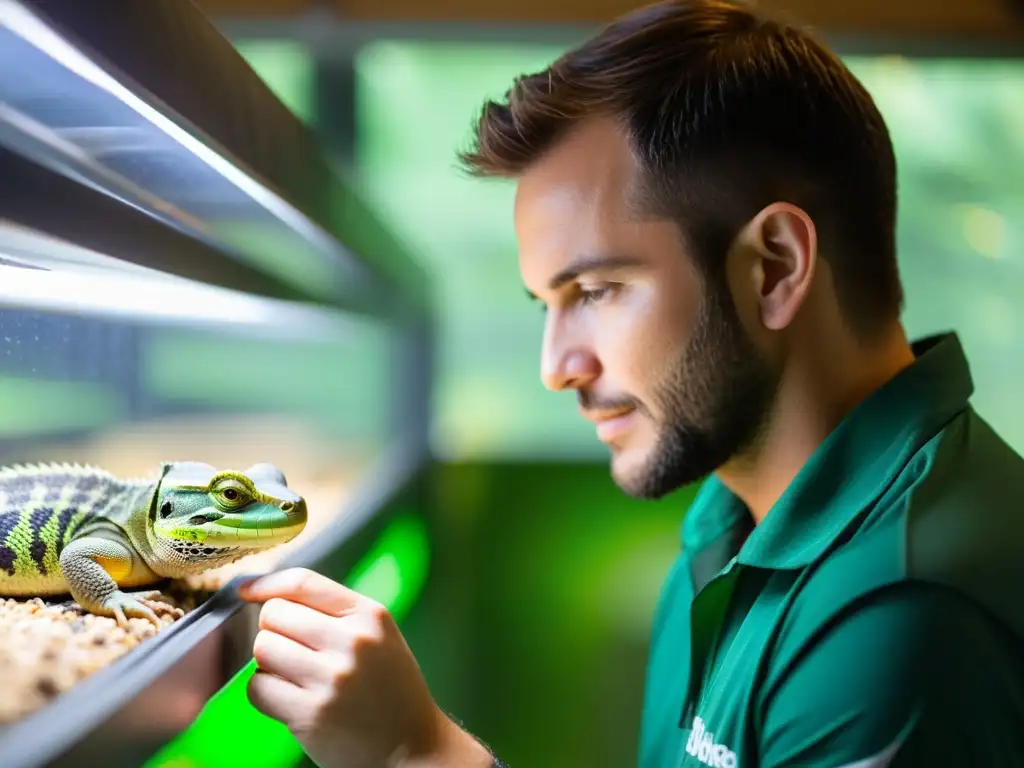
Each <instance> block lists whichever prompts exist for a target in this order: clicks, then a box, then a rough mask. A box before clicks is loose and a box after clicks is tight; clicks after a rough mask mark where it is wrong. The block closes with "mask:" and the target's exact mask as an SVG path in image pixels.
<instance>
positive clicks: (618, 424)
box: [583, 408, 636, 442]
mask: <svg viewBox="0 0 1024 768" xmlns="http://www.w3.org/2000/svg"><path fill="white" fill-rule="evenodd" d="M583 417H584V418H585V419H587V420H588V421H591V422H593V423H594V424H595V425H596V426H597V437H598V439H599V440H601V441H602V442H609V441H611V440H614V439H615V438H616V437H618V436H620V435H622V434H623V433H624V432H625V431H626V430H627V429H629V428H630V427H631V426H632V424H633V421H634V420H635V419H636V409H635V408H619V409H617V410H614V411H588V412H584V414H583Z"/></svg>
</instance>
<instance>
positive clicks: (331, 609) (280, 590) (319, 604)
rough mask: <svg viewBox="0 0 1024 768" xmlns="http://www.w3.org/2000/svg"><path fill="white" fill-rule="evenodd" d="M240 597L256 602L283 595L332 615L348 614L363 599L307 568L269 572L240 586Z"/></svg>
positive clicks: (263, 601) (283, 597)
mask: <svg viewBox="0 0 1024 768" xmlns="http://www.w3.org/2000/svg"><path fill="white" fill-rule="evenodd" d="M238 596H239V597H241V598H242V599H243V600H247V601H250V602H254V603H265V602H267V601H268V600H270V599H271V598H274V597H280V598H282V599H284V600H291V601H292V602H294V603H302V604H303V605H306V606H309V607H310V608H312V609H313V610H315V611H321V612H322V613H326V614H330V615H332V616H340V615H343V614H345V613H348V612H349V611H351V610H352V609H353V608H355V607H356V606H357V605H358V604H359V602H360V601H361V600H362V596H361V595H359V594H358V593H357V592H353V591H352V590H351V589H349V588H348V587H345V586H343V585H341V584H339V583H338V582H336V581H332V580H331V579H328V578H327V577H326V576H322V575H320V574H319V573H316V572H315V571H311V570H309V569H307V568H288V569H286V570H284V571H277V572H275V573H268V574H267V575H266V576H261V577H259V578H258V579H255V580H253V581H250V582H247V583H245V584H243V585H241V586H240V587H239V588H238Z"/></svg>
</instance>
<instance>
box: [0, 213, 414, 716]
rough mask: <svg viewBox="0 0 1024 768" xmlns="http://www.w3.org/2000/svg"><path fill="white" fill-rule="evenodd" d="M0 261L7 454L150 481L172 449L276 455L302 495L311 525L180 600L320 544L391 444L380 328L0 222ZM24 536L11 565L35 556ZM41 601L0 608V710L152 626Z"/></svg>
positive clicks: (0, 397) (226, 459)
mask: <svg viewBox="0 0 1024 768" xmlns="http://www.w3.org/2000/svg"><path fill="white" fill-rule="evenodd" d="M0 259H3V262H4V263H0V465H4V466H11V465H15V464H25V463H28V464H31V463H35V462H68V463H77V464H83V465H92V466H95V467H97V468H99V469H102V470H104V471H107V472H110V473H113V474H114V475H115V476H116V477H118V478H124V479H131V478H137V477H141V478H154V479H155V477H156V473H157V471H158V469H159V467H160V464H161V462H164V461H199V462H206V463H208V464H211V465H213V466H214V467H216V468H217V469H235V470H244V469H246V468H247V467H250V466H252V465H254V464H258V463H262V462H269V463H272V464H274V465H276V466H278V467H279V468H281V470H282V471H283V472H284V474H285V477H286V478H287V482H288V485H289V487H290V488H291V489H292V490H294V491H295V492H297V493H299V494H301V495H302V496H304V497H305V498H306V500H307V506H308V516H309V519H308V523H307V525H306V528H305V530H304V531H303V532H302V533H301V534H300V535H299V536H298V537H297V538H295V539H293V540H292V541H291V542H290V543H288V544H283V545H281V546H279V547H277V548H275V549H272V550H269V551H267V552H265V553H261V554H256V555H252V556H250V557H248V558H246V559H243V560H240V561H237V562H236V563H234V564H231V565H226V566H222V567H220V568H216V569H214V570H211V571H207V572H206V573H205V574H202V575H201V576H197V577H194V578H188V579H185V580H184V581H183V582H182V583H181V584H178V585H174V584H172V585H171V586H170V587H168V588H167V589H165V593H166V594H168V595H170V596H171V597H172V598H174V599H175V600H176V601H177V603H176V604H177V605H180V606H181V607H183V608H184V609H186V610H187V609H188V608H189V607H191V606H192V605H195V604H196V601H197V600H201V599H202V598H203V597H204V596H205V592H204V591H203V590H215V589H217V588H219V587H220V586H222V585H223V584H224V583H225V582H226V580H227V579H228V578H230V577H231V576H232V575H234V574H236V573H238V572H239V571H242V570H244V571H246V572H256V571H263V570H267V569H268V568H269V567H271V566H272V565H273V563H275V562H277V561H278V560H279V559H280V558H281V557H283V556H285V555H288V554H290V553H292V552H294V551H295V549H297V548H299V547H302V546H303V545H304V544H306V543H308V542H311V541H313V540H314V539H315V538H316V537H317V536H318V535H319V534H320V532H321V531H322V530H323V529H324V528H325V526H326V525H327V524H328V523H330V522H332V521H333V520H334V519H336V517H337V515H338V514H339V513H340V512H341V510H342V509H343V507H344V505H345V504H346V502H347V500H348V499H349V497H350V493H351V492H352V491H353V488H354V486H355V485H356V484H357V483H358V481H359V480H360V478H361V477H363V475H364V473H366V472H367V471H368V470H369V468H370V465H371V464H372V463H373V462H374V461H375V460H376V459H378V458H380V457H381V456H382V455H383V454H384V452H385V450H386V448H387V447H388V441H389V438H390V436H391V435H390V431H389V430H391V429H392V427H393V425H392V423H391V421H392V411H393V403H392V402H391V400H390V397H389V393H390V392H391V391H392V389H391V383H392V375H391V374H392V371H391V363H392V360H393V358H394V356H395V348H396V347H395V338H394V337H393V335H392V333H393V332H392V331H391V330H390V329H389V328H387V327H385V326H383V325H379V324H376V323H375V322H374V321H372V320H369V319H364V318H351V317H348V316H343V315H340V314H336V313H334V312H332V311H330V310H328V309H324V308H315V307H309V306H305V305H298V304H291V303H288V302H283V301H271V300H262V299H256V298H253V297H251V296H249V295H245V294H241V293H237V292H232V291H228V290H223V289H220V288H211V287H209V286H203V285H199V284H195V283H192V282H189V281H187V280H184V279H180V278H172V277H168V276H165V275H161V274H159V273H155V272H152V271H148V270H145V269H140V268H131V269H129V268H128V267H127V266H126V265H122V264H120V263H119V262H116V261H113V260H110V259H104V258H102V257H101V256H99V255H97V254H90V253H88V252H84V251H81V250H79V249H75V248H73V247H70V246H67V245H66V244H60V243H55V242H53V241H51V240H49V239H48V238H46V237H44V236H42V235H40V234H38V233H34V232H31V231H26V230H12V229H9V228H4V227H0ZM79 485H82V483H79ZM0 490H3V488H2V486H0ZM6 490H7V491H8V492H7V494H6V495H4V493H0V503H2V504H3V505H4V506H5V507H7V508H9V507H11V505H12V504H13V503H14V502H13V501H12V497H11V496H10V492H9V488H8V489H6ZM71 493H72V492H71V491H68V492H65V494H64V496H63V497H62V498H57V495H56V494H54V498H57V500H56V501H52V500H50V501H49V502H48V500H47V498H46V497H47V489H46V488H38V489H35V490H33V491H32V492H31V493H30V498H29V499H28V501H29V506H31V507H32V508H33V509H34V508H36V507H46V506H47V504H48V503H49V504H50V505H51V506H52V505H61V504H63V505H64V506H68V505H70V504H71V501H69V499H70V498H71V496H70V495H69V494H71ZM32 494H35V495H32ZM86 495H87V494H86ZM82 503H83V504H88V503H89V501H86V500H84V498H83V500H82ZM33 505H35V506H33ZM22 508H26V507H22ZM62 508H63V507H62ZM9 519H13V518H9ZM0 521H2V518H0ZM26 531H28V533H27V534H26V535H27V536H28V537H29V539H25V538H24V536H23V537H22V544H24V545H25V546H24V547H17V551H16V552H15V553H14V554H15V559H16V560H17V561H18V563H19V564H20V563H22V562H23V561H24V562H28V560H29V559H31V558H33V557H34V556H33V555H32V554H31V552H30V551H29V550H28V549H25V547H27V546H28V545H29V540H30V539H31V537H32V534H31V530H30V529H29V528H26ZM23 533H24V531H23ZM16 538H17V537H16ZM12 542H13V540H12V539H10V538H7V539H6V544H8V545H11V544H12ZM0 543H3V542H0ZM2 550H3V548H2V547H0V556H2V555H3V554H4V552H3V551H2ZM23 550H24V551H23ZM47 551H48V550H47ZM43 554H44V555H45V553H43ZM0 559H2V557H0ZM0 566H4V562H0ZM3 580H4V574H3V573H0V585H2V584H3ZM185 587H188V588H189V589H185ZM190 590H198V592H197V591H190ZM67 599H68V598H67V596H66V595H55V596H53V597H48V598H47V602H49V603H54V602H56V603H60V602H63V601H66V600H67ZM34 610H35V609H33V608H32V603H31V601H29V602H27V603H26V602H25V601H19V602H17V603H10V604H9V605H8V606H7V607H6V609H5V610H4V611H0V676H3V678H4V679H5V680H9V681H11V680H23V682H24V684H25V686H26V689H25V690H26V693H25V694H24V695H15V694H13V693H12V695H11V696H8V697H5V698H4V701H5V702H6V703H5V704H3V705H0V722H2V721H4V720H9V719H14V718H17V717H19V716H21V715H23V714H25V713H26V711H30V710H31V709H33V708H35V707H36V706H39V705H41V704H43V703H45V701H46V700H47V698H48V696H52V695H54V694H55V693H57V692H59V690H63V689H66V687H68V686H70V685H72V684H74V683H75V682H77V681H78V680H80V679H82V678H83V677H84V676H85V675H86V674H88V673H90V672H92V671H94V670H95V669H96V668H97V667H98V666H102V665H103V664H105V663H108V662H110V661H112V660H113V659H114V658H116V657H117V656H119V655H120V654H121V653H123V652H125V651H127V650H129V649H130V648H131V647H134V645H135V644H137V642H138V640H139V639H143V638H145V637H148V636H150V635H151V633H152V631H153V628H152V626H151V625H149V624H147V622H146V621H144V620H142V619H132V620H131V621H130V624H131V629H130V630H129V632H128V633H127V634H124V633H119V632H118V630H117V629H116V628H115V626H114V624H113V619H107V618H103V619H102V620H100V621H99V623H94V622H95V619H89V620H88V621H89V623H88V624H86V623H84V622H83V621H75V619H77V618H78V615H77V613H75V614H74V615H72V616H71V617H70V618H65V616H66V615H67V610H65V609H63V608H60V607H54V608H50V609H47V610H46V611H43V612H39V613H35V614H34V616H33V619H34V620H29V617H28V614H29V613H31V612H33V611H34ZM68 610H70V609H68ZM161 615H166V616H170V617H171V618H179V617H178V616H171V615H170V614H169V613H163V614H161ZM15 626H17V627H18V628H19V629H18V631H15V630H14V627H15ZM55 627H56V628H55ZM99 635H102V636H103V637H104V639H103V641H102V643H101V644H99V645H90V643H92V642H93V638H94V637H95V636H99ZM30 638H31V639H30ZM26 640H29V642H28V643H27V644H26ZM46 656H49V657H51V658H50V660H49V661H47V662H46V663H40V662H39V660H40V659H42V658H44V657H46ZM16 668H17V669H30V670H33V675H43V676H46V677H47V681H49V682H39V680H37V679H36V678H35V677H33V675H28V674H20V673H18V674H16ZM39 679H41V678H39ZM40 692H42V693H40Z"/></svg>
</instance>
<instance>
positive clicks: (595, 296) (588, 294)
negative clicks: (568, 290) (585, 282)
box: [580, 284, 614, 304]
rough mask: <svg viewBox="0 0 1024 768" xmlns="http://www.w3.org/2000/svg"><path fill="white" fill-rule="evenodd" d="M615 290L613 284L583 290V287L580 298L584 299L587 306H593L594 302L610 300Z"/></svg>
mask: <svg viewBox="0 0 1024 768" xmlns="http://www.w3.org/2000/svg"><path fill="white" fill-rule="evenodd" d="M613 288H614V286H612V285H611V284H605V285H600V286H595V287H593V288H583V287H582V286H581V287H580V296H581V297H582V298H583V302H584V303H585V304H593V303H594V302H598V301H601V300H602V299H606V298H608V297H609V296H610V295H611V293H612V290H613Z"/></svg>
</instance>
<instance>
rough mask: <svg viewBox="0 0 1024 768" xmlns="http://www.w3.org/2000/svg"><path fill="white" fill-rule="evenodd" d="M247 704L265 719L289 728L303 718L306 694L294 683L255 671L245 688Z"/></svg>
mask: <svg viewBox="0 0 1024 768" xmlns="http://www.w3.org/2000/svg"><path fill="white" fill-rule="evenodd" d="M246 693H247V694H248V696H249V703H251V704H252V705H253V707H255V708H256V709H257V710H258V711H259V712H262V713H263V714H264V715H266V716H267V717H271V718H273V719H274V720H277V721H279V722H282V723H284V724H285V725H287V726H288V727H289V728H291V727H293V725H294V724H295V723H296V722H301V721H302V718H303V717H304V716H305V709H304V708H305V706H306V701H305V698H306V696H307V694H306V693H305V692H304V691H303V690H302V689H301V688H299V687H298V686H297V685H295V683H291V682H289V681H287V680H282V679H281V678H279V677H275V676H274V675H272V674H270V673H269V672H264V671H262V670H259V669H257V670H256V672H255V673H253V676H252V677H251V678H249V685H248V686H247V688H246Z"/></svg>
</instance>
